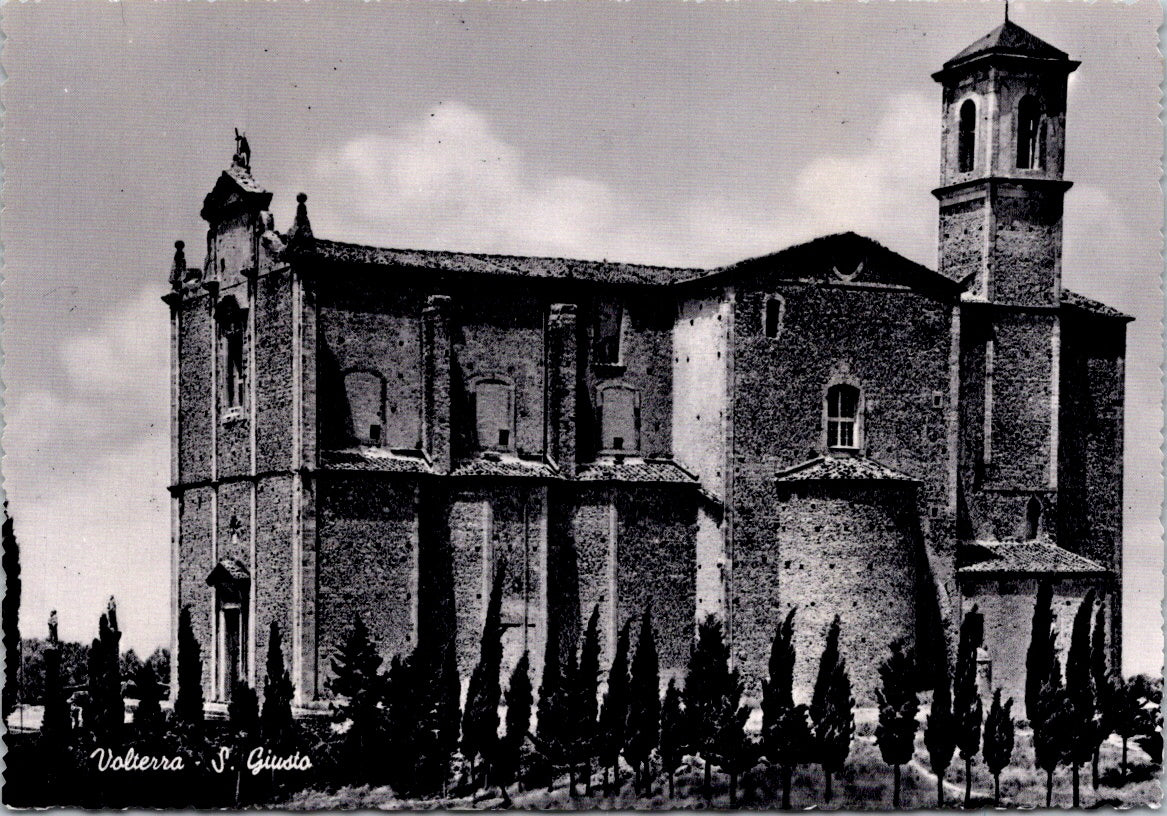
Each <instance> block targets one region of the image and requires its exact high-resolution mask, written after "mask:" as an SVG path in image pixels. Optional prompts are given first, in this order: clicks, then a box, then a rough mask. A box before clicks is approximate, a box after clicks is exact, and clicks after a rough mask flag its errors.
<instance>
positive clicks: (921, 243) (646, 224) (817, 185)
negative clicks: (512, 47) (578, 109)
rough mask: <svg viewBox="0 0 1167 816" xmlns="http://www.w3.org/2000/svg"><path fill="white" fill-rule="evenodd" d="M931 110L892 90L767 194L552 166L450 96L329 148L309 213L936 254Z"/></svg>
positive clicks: (540, 249)
mask: <svg viewBox="0 0 1167 816" xmlns="http://www.w3.org/2000/svg"><path fill="white" fill-rule="evenodd" d="M933 107H934V105H932V103H931V101H930V100H927V99H925V98H924V97H922V96H915V95H906V94H905V95H899V96H893V97H891V98H890V99H889V101H888V103H887V104H886V107H885V109H884V110H883V112H882V115H881V117H880V119H879V122H878V124H877V125H876V127H875V128H874V129H873V131H872V134H871V138H870V140H869V142H868V144H867V146H866V148H865V149H864V150H863V151H862V152H861V153H858V154H855V153H851V154H848V153H841V152H834V151H831V150H829V149H826V150H824V151H823V152H822V153H821V155H820V156H819V157H818V158H817V159H815V160H814V161H812V162H811V163H809V164H808V165H806V166H805V167H804V168H803V169H802V171H801V172H800V173H799V174H798V176H797V178H796V180H795V183H794V184H793V186H792V187H790V188H789V189H775V190H774V192H773V193H772V195H771V196H770V197H769V199H768V200H763V201H760V202H759V201H758V200H756V199H751V200H745V199H741V200H739V199H736V198H734V197H732V196H726V195H721V196H717V195H713V194H710V195H709V196H706V197H693V198H689V199H687V200H680V201H662V200H644V199H642V198H637V197H636V196H635V195H633V194H630V193H626V192H617V191H616V190H615V189H614V188H613V185H612V184H609V183H605V182H603V181H601V180H597V179H589V178H582V177H579V176H564V175H558V176H557V175H553V174H548V173H545V172H543V171H542V169H541V168H539V167H538V166H537V164H536V163H533V162H532V161H530V160H529V159H528V158H527V157H525V156H524V155H522V153H521V152H520V151H519V150H518V149H516V148H515V147H514V146H512V145H510V144H508V143H507V142H505V141H504V140H503V139H501V138H500V137H499V136H498V134H497V133H496V132H495V131H494V129H493V128H492V126H491V124H490V122H489V121H488V120H487V118H486V117H485V116H483V115H482V114H480V113H478V112H477V111H475V110H473V109H472V108H469V107H467V106H466V105H464V104H462V103H459V102H447V103H444V104H442V105H439V106H437V107H435V108H434V109H433V110H431V111H429V112H428V113H427V114H426V115H425V116H424V117H423V118H422V119H421V120H420V121H414V122H410V123H407V124H406V125H404V126H403V127H401V128H399V131H398V132H397V133H395V134H393V135H387V134H368V135H364V136H361V137H358V138H355V139H352V140H351V141H349V142H347V143H346V144H344V145H342V146H341V147H340V148H338V149H334V150H326V151H324V152H322V153H321V155H320V156H319V157H318V159H317V161H316V163H315V168H314V169H315V180H314V187H315V188H316V189H319V190H320V191H321V193H320V194H319V195H314V197H313V207H312V218H313V223H314V225H315V226H316V229H317V232H318V233H319V234H325V235H334V236H337V237H342V236H343V237H345V238H348V239H350V240H358V241H363V242H369V243H375V244H390V245H394V246H411V247H417V248H433V249H461V250H465V251H480V252H509V253H519V254H550V255H571V256H576V257H587V258H598V257H607V258H620V259H622V260H635V261H642V262H655V263H667V264H678V265H684V264H689V265H702V266H705V265H716V264H720V263H726V262H729V261H733V260H737V259H740V258H742V257H746V256H750V255H758V254H762V253H765V252H772V251H774V250H777V249H781V248H782V247H784V246H788V245H790V244H792V243H795V242H798V241H801V240H807V239H810V238H813V237H816V236H818V235H822V234H824V233H828V232H837V231H842V230H847V229H851V230H855V231H859V232H863V233H866V234H869V235H871V236H872V237H875V238H877V239H880V240H883V241H885V242H887V243H889V244H890V245H891V246H892V247H893V248H896V249H899V250H901V251H904V252H906V253H909V254H910V255H912V257H914V258H916V259H917V260H922V261H925V262H928V261H931V259H932V256H933V254H934V251H935V249H934V246H933V245H934V240H935V239H934V235H935V231H934V228H932V227H931V226H930V225H931V224H932V223H934V221H935V217H936V216H935V202H934V200H933V199H932V198H931V197H930V196H929V195H928V189H929V187H930V184H931V183H932V181H933V180H934V179H935V178H936V177H937V173H938V164H937V161H936V155H935V154H936V151H935V149H934V148H933V144H934V139H933V138H932V137H933V135H934V134H933V131H934V129H935V128H934V124H935V123H934V119H935V116H934V113H935V111H934V110H933ZM889 213H891V214H893V217H892V218H891V219H889V218H888V214H889ZM921 224H925V225H929V226H926V227H924V228H922V227H921Z"/></svg>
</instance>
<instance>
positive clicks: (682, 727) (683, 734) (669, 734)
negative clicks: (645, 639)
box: [660, 679, 689, 798]
mask: <svg viewBox="0 0 1167 816" xmlns="http://www.w3.org/2000/svg"><path fill="white" fill-rule="evenodd" d="M688 747H689V729H688V718H687V717H686V716H685V711H684V709H683V708H682V707H681V692H680V691H678V690H677V681H676V680H675V679H670V680H669V687H668V689H666V690H665V700H664V704H663V705H662V706H661V712H660V758H661V764H663V765H664V766H665V772H666V773H668V775H669V798H672V796H673V793H674V791H673V777H674V775H675V773H676V770H677V766H678V765H680V764H681V758H682V757H683V756H684V755H685V751H686V749H687V748H688Z"/></svg>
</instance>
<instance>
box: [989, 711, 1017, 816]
mask: <svg viewBox="0 0 1167 816" xmlns="http://www.w3.org/2000/svg"><path fill="white" fill-rule="evenodd" d="M1012 712H1013V698H1009V699H1008V700H1007V701H1006V702H1005V705H1001V689H997V690H996V691H994V692H993V704H992V705H991V706H989V716H988V717H986V718H985V739H984V748H983V749H982V750H983V753H984V757H985V766H986V767H987V768H988V769H989V773H991V774H992V775H993V807H1000V806H1001V771H1002V770H1004V769H1005V768H1006V767H1008V765H1009V761H1010V760H1011V759H1012V758H1013V714H1012Z"/></svg>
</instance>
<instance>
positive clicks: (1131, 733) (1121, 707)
mask: <svg viewBox="0 0 1167 816" xmlns="http://www.w3.org/2000/svg"><path fill="white" fill-rule="evenodd" d="M1114 695H1115V696H1114V700H1115V706H1114V710H1113V719H1112V724H1113V726H1114V731H1115V733H1116V734H1118V736H1119V737H1121V738H1122V765H1121V773H1122V778H1123V780H1125V779H1126V776H1127V772H1128V770H1129V765H1130V763H1129V762H1128V755H1127V750H1128V744H1129V742H1130V740H1131V739H1135V740H1136V742H1139V743H1141V747H1147V748H1150V749H1151V750H1149V751H1147V753H1148V755H1149V756H1150V757H1151V760H1152V761H1153V762H1156V763H1157V762H1158V761H1159V759H1160V757H1159V755H1161V749H1160V750H1159V751H1155V747H1156V746H1155V745H1154V739H1155V734H1156V733H1157V732H1158V733H1160V734H1161V731H1160V724H1159V705H1160V701H1161V699H1162V688H1161V687H1160V686H1158V685H1157V684H1155V683H1154V682H1152V681H1151V680H1150V679H1149V678H1148V677H1147V676H1146V675H1142V674H1139V675H1135V676H1134V677H1131V678H1129V679H1127V680H1121V679H1119V680H1118V684H1117V686H1116V690H1115V692H1114ZM1160 740H1161V737H1160Z"/></svg>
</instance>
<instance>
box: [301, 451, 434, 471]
mask: <svg viewBox="0 0 1167 816" xmlns="http://www.w3.org/2000/svg"><path fill="white" fill-rule="evenodd" d="M320 465H321V467H324V468H327V469H329V470H360V471H366V472H373V473H428V472H429V471H430V466H429V464H428V463H427V462H426V460H425V459H423V458H421V456H420V455H418V456H411V455H404V454H399V453H393V452H392V451H387V450H385V449H383V448H371V447H359V448H346V449H345V450H330V451H322V452H321V454H320Z"/></svg>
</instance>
